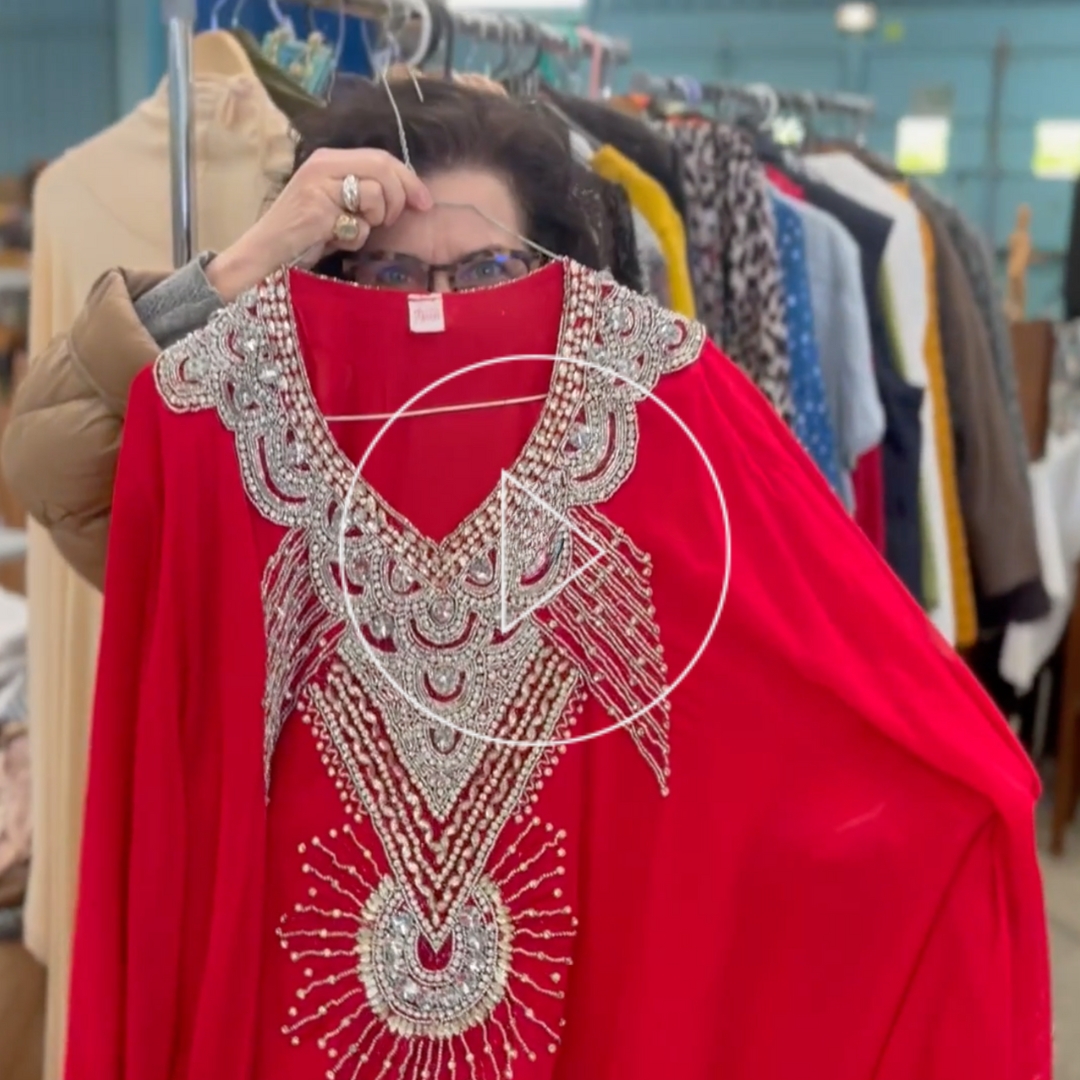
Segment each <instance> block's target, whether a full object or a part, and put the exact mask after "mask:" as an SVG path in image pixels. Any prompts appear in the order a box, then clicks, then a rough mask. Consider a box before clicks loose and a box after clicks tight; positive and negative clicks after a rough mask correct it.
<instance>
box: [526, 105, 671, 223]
mask: <svg viewBox="0 0 1080 1080" xmlns="http://www.w3.org/2000/svg"><path fill="white" fill-rule="evenodd" d="M542 95H543V97H544V98H545V99H546V100H548V101H551V102H552V103H554V104H555V106H556V107H557V108H558V109H559V111H560V112H562V113H563V114H564V115H565V116H566V117H568V118H569V119H570V120H572V121H573V122H574V123H577V124H579V125H580V126H581V127H582V128H584V130H585V131H587V132H588V133H589V134H590V135H591V136H592V137H593V138H594V139H596V140H597V141H598V142H600V143H607V144H609V145H611V146H614V147H615V149H617V150H618V151H619V153H621V154H624V155H625V156H626V157H628V158H629V159H630V160H631V161H632V162H634V164H635V165H637V166H638V168H639V169H643V170H644V171H645V172H646V173H648V175H649V176H651V177H652V178H653V179H654V180H656V181H657V183H659V184H660V185H661V186H662V187H663V188H664V191H665V192H666V193H667V197H668V198H669V199H670V200H671V205H672V206H673V207H674V209H675V212H676V213H677V214H678V215H679V217H680V218H682V219H683V220H684V221H685V220H686V205H687V204H686V193H685V192H684V191H683V175H682V168H681V165H680V162H679V156H678V153H677V152H676V150H675V148H674V147H673V146H672V145H671V144H670V143H669V142H668V141H667V140H665V139H664V138H663V137H662V136H661V135H659V134H657V133H656V132H654V131H651V130H650V129H649V128H648V127H647V126H646V125H645V124H644V123H642V121H641V120H639V119H637V118H635V117H632V116H626V115H624V114H622V113H620V112H617V111H616V110H615V109H611V108H609V107H608V106H607V105H603V104H600V103H599V102H596V101H587V100H585V99H584V98H579V97H574V96H572V95H570V94H561V93H559V92H558V91H557V90H555V89H553V88H552V87H550V86H545V87H543V90H542Z"/></svg>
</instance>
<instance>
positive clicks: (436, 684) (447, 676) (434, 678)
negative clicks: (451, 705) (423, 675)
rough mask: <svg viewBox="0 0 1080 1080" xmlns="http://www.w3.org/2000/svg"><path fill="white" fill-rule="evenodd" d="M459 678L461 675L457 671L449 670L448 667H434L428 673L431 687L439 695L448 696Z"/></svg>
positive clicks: (455, 686) (455, 687) (454, 688)
mask: <svg viewBox="0 0 1080 1080" xmlns="http://www.w3.org/2000/svg"><path fill="white" fill-rule="evenodd" d="M460 680H461V676H460V675H459V674H458V672H456V671H451V670H450V669H449V668H436V669H435V670H434V671H433V672H431V673H430V674H429V675H428V681H429V682H430V683H431V688H432V689H433V690H434V691H435V693H436V694H438V695H439V696H440V697H448V696H449V695H450V694H452V693H453V692H454V690H456V689H457V686H458V683H459V682H460Z"/></svg>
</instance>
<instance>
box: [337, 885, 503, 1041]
mask: <svg viewBox="0 0 1080 1080" xmlns="http://www.w3.org/2000/svg"><path fill="white" fill-rule="evenodd" d="M363 918H364V923H363V928H362V929H361V931H360V935H359V938H358V942H357V952H358V954H359V957H360V965H359V967H360V978H361V980H362V981H363V983H364V988H365V989H366V990H367V994H368V1001H369V1002H370V1003H371V1006H372V1009H373V1010H374V1011H375V1013H376V1014H377V1015H380V1016H381V1017H382V1019H383V1020H384V1021H385V1022H386V1025H387V1027H388V1028H389V1029H390V1030H391V1031H392V1032H393V1033H394V1034H395V1035H409V1036H427V1037H429V1038H438V1037H439V1036H441V1035H443V1034H444V1033H446V1032H448V1031H457V1030H460V1029H462V1028H465V1027H471V1026H472V1025H473V1024H477V1023H480V1022H482V1021H483V1020H484V1019H486V1018H487V1016H488V1015H489V1014H490V1013H491V1011H492V1010H493V1009H494V1008H495V1006H496V1005H497V1004H498V1003H499V1001H500V1000H501V998H502V986H503V984H504V983H505V981H506V976H507V972H508V969H509V967H510V932H511V931H510V921H509V918H508V916H507V912H506V907H505V905H504V904H503V902H502V900H501V899H500V898H499V893H498V890H497V889H496V888H495V887H494V886H493V885H491V883H490V882H484V883H482V884H481V886H480V888H478V889H476V890H475V891H474V893H473V895H472V897H471V898H470V901H469V903H468V904H467V905H466V906H465V907H464V908H463V909H462V912H461V914H460V915H459V916H458V917H457V919H456V920H455V921H454V926H453V929H452V930H451V932H450V936H449V939H448V945H447V947H445V948H444V949H443V950H442V952H443V953H445V954H447V955H445V957H443V956H440V957H439V959H440V960H441V961H442V964H441V966H438V967H437V966H435V963H433V962H431V960H430V959H429V963H428V964H425V963H424V958H423V955H422V954H423V953H424V951H425V949H424V945H425V944H426V943H425V942H424V941H423V939H422V932H421V928H420V924H419V922H418V921H417V919H416V917H415V916H414V915H413V914H412V912H411V911H410V910H409V906H408V902H407V900H406V898H405V895H404V893H403V892H402V891H401V889H399V888H398V887H397V885H396V884H395V883H394V880H393V878H383V880H382V881H381V882H380V884H379V888H378V889H377V890H376V891H375V892H374V894H373V895H372V896H371V898H370V899H369V900H368V902H367V904H366V905H365V907H364V915H363Z"/></svg>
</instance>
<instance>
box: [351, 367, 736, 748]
mask: <svg viewBox="0 0 1080 1080" xmlns="http://www.w3.org/2000/svg"><path fill="white" fill-rule="evenodd" d="M537 360H546V361H548V362H549V363H551V364H556V363H564V364H575V365H577V366H578V367H581V368H585V369H587V370H592V371H598V372H600V373H601V374H602V375H605V376H611V375H612V374H614V373H613V372H612V371H611V369H610V368H607V367H604V366H603V365H601V364H597V363H594V362H593V361H591V360H580V359H576V358H574V357H569V356H557V355H556V356H547V355H544V354H538V353H522V354H517V355H511V356H499V357H494V358H492V359H490V360H480V361H477V362H476V363H474V364H467V365H465V366H464V367H461V368H458V369H457V370H456V371H451V372H448V373H447V374H446V375H443V376H441V377H440V378H438V379H435V380H434V381H432V382H430V383H428V384H427V385H426V386H424V387H421V388H420V389H419V390H418V391H417V392H416V393H415V394H413V396H412V397H411V398H409V400H408V401H406V402H405V403H404V404H403V405H401V406H400V407H399V408H398V409H397V410H396V411H395V412H393V413H392V414H391V415H390V416H389V417H387V419H386V420H384V421H383V424H382V426H381V427H380V428H379V430H378V431H377V432H376V433H375V436H374V437H373V438H372V440H371V443H370V444H369V445H368V448H367V449H366V450H365V451H364V453H363V455H362V456H361V458H360V460H359V461H358V462H357V463H356V468H355V469H354V470H353V477H352V482H351V483H350V485H349V490H348V491H347V492H346V495H345V505H344V507H343V512H342V515H341V519H342V528H341V532H340V533H339V534H338V557H339V559H340V560H341V562H342V563H343V564H344V562H345V547H346V540H345V534H346V524H347V522H348V520H349V510H350V508H351V506H352V501H353V498H354V495H355V492H356V488H357V485H358V483H359V481H360V476H361V474H362V473H363V471H364V467H365V466H366V465H367V463H368V461H369V460H370V458H371V455H372V453H374V451H375V447H376V446H378V445H379V442H380V440H381V439H382V438H383V436H384V435H385V434H386V432H387V431H388V430H389V428H390V426H391V425H392V424H393V423H394V422H395V421H397V420H400V419H401V417H402V416H403V415H404V414H405V413H407V412H408V411H409V410H410V409H411V408H412V407H413V406H414V405H415V404H416V403H417V402H418V401H420V400H421V399H422V398H423V397H425V396H426V395H427V394H429V393H431V392H432V391H433V390H437V389H438V388H439V387H441V386H444V385H445V384H446V383H449V382H451V381H452V380H454V379H456V378H458V377H459V376H461V375H468V374H469V373H470V372H473V371H481V370H483V369H485V368H489V367H495V366H497V365H499V364H511V363H516V362H521V361H529V362H535V361H537ZM617 377H618V380H619V381H620V382H621V383H623V384H625V385H626V386H629V387H630V388H631V389H633V390H634V391H635V392H636V393H637V394H638V395H639V396H640V398H641V401H652V402H655V404H656V405H658V406H659V407H660V408H661V409H662V410H663V411H664V412H665V413H666V414H667V415H668V416H669V417H670V418H671V419H672V420H674V421H675V423H676V424H677V425H678V427H679V430H680V431H681V432H682V433H683V434H684V435H685V436H686V438H687V439H689V440H690V444H691V445H692V446H693V448H694V450H695V451H696V453H697V455H698V457H699V458H700V459H701V461H702V462H703V464H704V465H705V469H706V471H707V472H708V474H709V479H710V481H711V482H712V486H713V490H714V492H715V493H716V499H717V503H718V504H719V506H720V514H721V518H722V520H723V523H724V544H725V551H726V558H725V560H724V577H723V581H722V583H721V586H720V595H719V597H718V598H717V602H716V609H715V610H714V612H713V615H712V619H711V620H710V622H709V627H708V629H707V630H706V632H705V636H704V637H703V638H702V640H701V643H700V644H699V645H698V647H697V649H696V650H695V651H694V654H693V655H692V656H691V657H690V659H689V660H688V661H687V663H686V664H685V665H684V666H683V669H682V671H680V672H679V673H678V675H677V676H676V677H675V678H674V679H673V680H672V681H671V682H670V683H668V684H667V685H666V686H665V687H664V689H663V690H662V691H661V692H660V693H659V694H657V695H656V697H654V698H653V700H652V701H650V702H649V703H648V704H646V705H643V706H642V707H641V708H640V709H637V710H636V711H635V712H633V713H631V714H630V715H629V716H625V717H623V718H622V719H621V720H617V721H615V722H614V723H612V724H609V725H608V726H607V727H603V728H599V729H598V730H596V731H589V732H586V733H585V734H583V735H572V736H567V737H566V738H561V739H505V738H502V737H500V736H498V735H485V734H481V733H480V732H478V731H472V730H471V729H469V728H466V727H461V726H459V725H458V724H456V723H454V722H453V721H452V720H450V719H449V718H448V717H446V716H442V715H440V714H439V713H438V712H436V710H435V709H433V708H431V707H430V706H429V705H427V704H425V703H424V702H423V701H420V700H419V699H418V698H417V697H415V696H414V695H413V694H411V693H410V692H409V691H408V690H406V689H405V688H404V687H403V686H402V685H401V684H400V683H399V682H398V681H397V680H396V679H395V678H394V676H393V675H392V674H391V673H390V672H389V671H388V670H387V668H386V665H385V664H384V663H383V662H382V660H381V659H380V658H379V654H378V651H377V650H376V649H375V648H374V647H373V646H372V645H371V643H370V642H369V641H368V640H367V637H366V636H365V634H364V633H363V628H362V626H361V624H360V619H359V616H358V615H357V613H356V608H355V607H354V606H353V600H352V597H351V596H350V595H349V593H348V591H347V590H346V591H344V593H343V597H344V600H345V610H346V611H347V612H348V615H349V622H350V624H351V625H352V628H353V630H354V631H355V633H356V636H357V639H358V640H359V642H360V644H361V646H362V647H363V648H364V650H365V652H366V653H367V654H368V658H369V659H370V660H371V662H372V663H373V664H374V665H375V666H376V667H377V668H378V669H379V672H380V673H381V674H382V676H383V678H384V679H386V681H387V682H388V683H389V684H390V686H392V687H393V688H394V690H395V691H396V692H397V693H398V694H400V695H401V696H402V697H403V698H404V699H405V700H406V701H407V702H408V703H409V704H410V705H411V706H412V707H413V708H414V709H416V710H417V712H419V713H421V714H422V715H423V716H425V717H427V718H428V719H430V720H431V721H433V722H434V723H436V724H441V725H442V726H443V727H446V728H450V729H451V730H452V731H455V732H457V733H458V734H460V735H463V736H465V737H466V738H470V739H480V740H481V741H483V742H490V743H495V744H496V745H499V746H525V747H538V746H570V745H572V744H574V743H584V742H590V741H591V740H593V739H599V738H600V737H601V736H603V735H610V734H611V733H612V732H615V731H621V730H622V729H623V728H625V727H628V726H629V725H630V724H632V723H633V722H634V721H635V720H637V719H638V718H639V717H641V716H644V715H645V714H646V713H649V712H651V711H652V710H653V709H655V708H656V706H657V705H659V704H660V703H661V702H662V701H664V700H665V699H666V698H667V697H668V696H669V695H670V694H671V693H672V692H673V691H674V690H675V689H676V688H677V687H678V686H679V685H680V684H681V683H682V682H683V680H685V679H686V677H687V676H688V675H689V674H690V672H691V671H693V669H694V668H695V667H696V666H697V664H698V661H700V660H701V657H702V656H703V655H704V653H705V650H706V649H707V648H708V646H709V642H710V641H712V638H713V635H714V634H715V633H716V627H717V625H718V624H719V622H720V616H721V614H722V613H723V610H724V605H725V604H726V603H727V598H728V591H729V589H730V585H731V520H730V517H729V515H728V508H727V501H726V500H725V498H724V492H723V489H722V488H721V486H720V480H719V478H718V477H717V475H716V470H715V469H714V468H713V465H712V462H711V461H710V460H709V458H708V455H707V454H706V453H705V450H704V448H703V447H702V445H701V443H700V442H699V441H698V439H697V436H696V435H695V434H694V433H693V432H692V431H691V430H690V428H689V426H688V425H687V423H686V421H685V420H683V418H682V417H681V416H679V414H678V413H677V412H675V410H674V409H673V408H672V407H671V406H670V405H669V404H668V403H667V402H666V401H664V400H663V399H662V398H660V397H658V396H657V395H656V394H654V393H653V392H652V391H651V390H648V389H646V388H645V387H644V386H642V385H640V384H639V383H636V382H635V381H634V380H633V379H630V378H628V377H627V376H625V375H623V374H622V373H618V375H617ZM506 475H509V476H510V478H511V480H513V474H512V473H504V477H505V476H506ZM515 483H517V484H518V485H519V486H520V487H522V488H523V489H524V490H526V491H528V489H527V488H525V485H523V484H520V482H519V481H515ZM502 524H504V523H502V522H500V525H502ZM549 599H550V597H549ZM541 606H542V605H541Z"/></svg>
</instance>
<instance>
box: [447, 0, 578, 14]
mask: <svg viewBox="0 0 1080 1080" xmlns="http://www.w3.org/2000/svg"><path fill="white" fill-rule="evenodd" d="M447 7H448V8H450V10H451V11H536V12H542V11H583V10H584V8H585V4H584V2H583V0H447Z"/></svg>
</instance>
